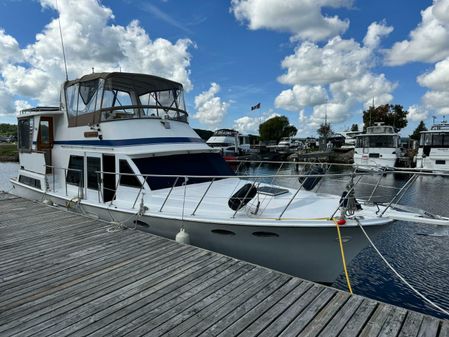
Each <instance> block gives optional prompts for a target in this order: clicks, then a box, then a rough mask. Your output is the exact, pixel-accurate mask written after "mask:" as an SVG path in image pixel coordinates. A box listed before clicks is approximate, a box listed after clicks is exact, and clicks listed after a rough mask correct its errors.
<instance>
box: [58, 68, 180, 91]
mask: <svg viewBox="0 0 449 337" xmlns="http://www.w3.org/2000/svg"><path fill="white" fill-rule="evenodd" d="M98 79H103V80H105V81H106V80H108V82H107V83H110V84H112V86H113V87H114V88H116V89H119V90H122V91H127V92H130V91H134V92H135V93H136V94H137V95H143V94H146V93H148V92H150V91H165V90H171V89H182V84H181V83H178V82H174V81H171V80H168V79H165V78H162V77H158V76H153V75H147V74H137V73H122V72H111V73H92V74H89V75H84V76H83V77H81V78H79V79H76V80H72V81H67V82H65V85H64V86H65V88H67V87H69V86H71V85H73V84H76V83H81V82H90V81H95V80H98Z"/></svg>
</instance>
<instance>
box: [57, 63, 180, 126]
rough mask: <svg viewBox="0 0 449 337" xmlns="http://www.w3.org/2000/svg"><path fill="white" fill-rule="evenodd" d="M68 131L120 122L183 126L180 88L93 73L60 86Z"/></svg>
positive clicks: (151, 78)
mask: <svg viewBox="0 0 449 337" xmlns="http://www.w3.org/2000/svg"><path fill="white" fill-rule="evenodd" d="M64 94H65V102H66V111H67V117H68V121H69V127H76V126H83V125H91V124H97V123H100V122H109V121H115V120H121V119H133V118H158V119H161V118H162V119H170V120H177V121H181V122H186V123H187V117H188V114H187V112H186V109H185V102H184V94H183V87H182V84H180V83H177V82H173V81H170V80H167V79H164V78H161V77H157V76H152V75H143V74H133V73H121V72H113V73H93V74H90V75H86V76H83V77H81V78H80V79H78V80H74V81H67V82H65V84H64Z"/></svg>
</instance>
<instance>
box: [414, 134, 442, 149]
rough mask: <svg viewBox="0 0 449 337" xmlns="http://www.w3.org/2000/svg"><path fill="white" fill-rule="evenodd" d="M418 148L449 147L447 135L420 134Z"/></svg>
mask: <svg viewBox="0 0 449 337" xmlns="http://www.w3.org/2000/svg"><path fill="white" fill-rule="evenodd" d="M419 146H421V147H423V146H433V147H449V133H443V132H441V133H422V134H421V138H420V140H419Z"/></svg>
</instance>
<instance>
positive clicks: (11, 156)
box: [0, 143, 17, 161]
mask: <svg viewBox="0 0 449 337" xmlns="http://www.w3.org/2000/svg"><path fill="white" fill-rule="evenodd" d="M15 160H17V144H9V143H0V161H15Z"/></svg>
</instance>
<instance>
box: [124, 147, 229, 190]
mask: <svg viewBox="0 0 449 337" xmlns="http://www.w3.org/2000/svg"><path fill="white" fill-rule="evenodd" d="M133 161H134V163H135V164H136V166H137V168H138V169H139V171H140V173H141V174H145V175H173V176H176V177H179V178H178V179H177V178H176V177H151V176H149V177H147V178H146V180H147V183H148V185H149V186H150V188H151V189H152V190H158V189H162V188H169V187H171V186H173V185H176V186H181V185H182V184H183V183H184V177H185V176H187V177H189V176H195V175H201V176H212V177H217V176H218V177H219V176H233V175H235V173H234V171H232V170H231V168H230V167H229V165H228V164H227V163H226V162H225V161H224V159H223V157H222V156H221V155H220V154H218V153H195V154H180V155H173V156H161V157H151V158H150V157H149V158H139V159H133ZM212 177H211V178H192V177H190V178H189V179H188V181H187V184H195V183H201V182H205V181H211V180H212V179H213V178H212ZM215 180H217V179H215ZM175 182H176V184H175Z"/></svg>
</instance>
